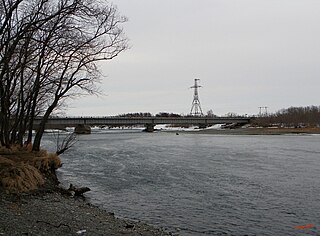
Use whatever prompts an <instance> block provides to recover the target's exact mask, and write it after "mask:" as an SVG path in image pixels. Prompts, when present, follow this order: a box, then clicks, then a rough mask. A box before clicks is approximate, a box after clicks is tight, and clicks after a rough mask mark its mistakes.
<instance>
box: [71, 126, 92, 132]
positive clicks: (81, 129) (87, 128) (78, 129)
mask: <svg viewBox="0 0 320 236" xmlns="http://www.w3.org/2000/svg"><path fill="white" fill-rule="evenodd" d="M74 132H75V133H76V134H91V127H90V126H89V125H82V124H81V125H77V126H76V127H75V129H74Z"/></svg>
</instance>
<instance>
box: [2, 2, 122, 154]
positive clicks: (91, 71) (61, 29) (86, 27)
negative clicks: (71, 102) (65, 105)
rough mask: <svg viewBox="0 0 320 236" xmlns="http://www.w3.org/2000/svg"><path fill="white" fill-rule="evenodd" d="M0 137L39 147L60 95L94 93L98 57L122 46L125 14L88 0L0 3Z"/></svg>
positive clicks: (109, 56)
mask: <svg viewBox="0 0 320 236" xmlns="http://www.w3.org/2000/svg"><path fill="white" fill-rule="evenodd" d="M0 13H1V14H0V105H1V107H0V110H1V113H0V142H1V145H5V146H7V147H9V146H10V145H11V144H12V143H19V144H21V145H22V143H23V136H24V134H25V133H26V131H28V138H27V142H29V143H30V142H31V140H32V129H33V126H34V125H33V121H34V119H35V118H36V117H38V118H39V116H40V117H41V118H42V119H41V122H40V125H39V127H38V130H37V132H36V135H35V137H34V141H33V150H34V151H38V150H39V148H40V143H41V138H42V136H43V132H44V129H45V124H46V122H47V120H48V118H49V117H50V115H51V114H52V112H53V111H54V110H55V109H57V107H58V106H59V104H60V103H61V101H62V100H63V99H66V98H70V97H73V96H75V95H78V94H82V93H83V92H85V93H89V94H92V93H95V92H96V91H97V88H96V86H95V84H96V82H97V81H98V80H99V76H100V73H99V70H98V66H97V62H98V61H103V60H104V61H105V60H111V59H113V58H114V57H116V56H117V55H119V53H121V52H122V51H124V50H125V49H127V38H126V37H125V35H124V33H123V30H122V28H121V24H122V23H124V22H125V21H126V18H125V17H122V16H120V15H119V14H118V11H117V8H116V7H115V6H113V5H111V4H107V3H105V2H102V1H101V2H100V1H90V0H33V1H28V0H2V1H1V2H0Z"/></svg>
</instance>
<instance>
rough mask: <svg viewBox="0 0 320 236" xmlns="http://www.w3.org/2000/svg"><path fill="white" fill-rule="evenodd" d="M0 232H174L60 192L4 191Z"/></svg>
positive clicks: (146, 235)
mask: <svg viewBox="0 0 320 236" xmlns="http://www.w3.org/2000/svg"><path fill="white" fill-rule="evenodd" d="M0 199H1V202H0V209H1V212H0V235H10V236H11V235H60V236H62V235H108V236H110V235H133V236H135V235H142V236H160V235H170V234H168V233H166V232H164V231H162V230H161V229H157V228H154V227H152V226H149V225H146V224H144V223H141V222H134V221H128V220H123V219H118V218H116V217H115V216H114V214H113V213H108V212H106V211H104V210H102V209H99V208H97V207H95V206H92V205H91V204H90V203H88V202H86V201H85V200H84V199H82V198H72V197H70V196H66V195H63V194H61V193H60V192H58V191H52V192H44V193H39V192H37V193H34V194H20V195H6V194H4V193H1V192H0Z"/></svg>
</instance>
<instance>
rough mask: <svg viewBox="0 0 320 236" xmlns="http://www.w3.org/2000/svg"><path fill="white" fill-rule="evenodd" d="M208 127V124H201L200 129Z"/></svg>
mask: <svg viewBox="0 0 320 236" xmlns="http://www.w3.org/2000/svg"><path fill="white" fill-rule="evenodd" d="M207 127H208V125H207V124H199V129H205V128H207Z"/></svg>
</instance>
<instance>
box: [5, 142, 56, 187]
mask: <svg viewBox="0 0 320 236" xmlns="http://www.w3.org/2000/svg"><path fill="white" fill-rule="evenodd" d="M60 166H61V160H60V158H59V157H58V156H57V155H56V154H48V153H47V152H46V151H43V150H42V151H39V152H31V151H30V149H29V148H28V147H24V148H21V147H13V148H11V149H6V148H3V147H0V186H1V187H2V188H3V189H4V190H5V191H6V192H12V193H19V192H28V191H31V190H35V189H37V188H38V187H39V186H41V185H43V184H44V182H45V178H44V175H46V174H48V173H52V171H54V170H56V169H57V168H59V167H60Z"/></svg>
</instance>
